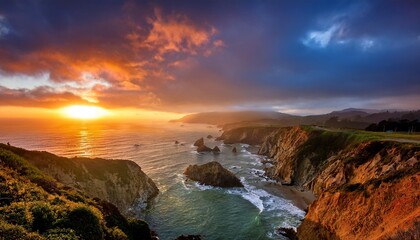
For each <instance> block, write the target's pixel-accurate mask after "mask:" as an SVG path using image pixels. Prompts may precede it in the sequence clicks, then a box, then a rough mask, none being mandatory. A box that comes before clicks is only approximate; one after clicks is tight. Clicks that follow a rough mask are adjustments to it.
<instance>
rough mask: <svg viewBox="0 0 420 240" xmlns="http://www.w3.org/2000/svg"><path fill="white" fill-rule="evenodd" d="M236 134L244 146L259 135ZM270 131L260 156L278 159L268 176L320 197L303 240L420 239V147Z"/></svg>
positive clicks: (310, 131) (353, 136) (303, 130)
mask: <svg viewBox="0 0 420 240" xmlns="http://www.w3.org/2000/svg"><path fill="white" fill-rule="evenodd" d="M259 129H260V128H257V129H255V131H258V130H259ZM241 131H242V132H241ZM233 132H234V134H233V133H232V132H231V133H229V134H224V135H225V137H226V138H227V139H229V141H230V140H231V139H233V138H234V139H235V140H238V139H239V140H241V141H242V142H243V139H249V136H252V134H251V133H253V132H254V131H252V130H250V129H242V130H237V129H236V130H233ZM265 133H266V135H265V136H264V134H262V136H261V137H262V139H264V141H263V142H262V145H261V148H260V150H259V153H260V154H263V155H266V156H268V157H270V158H271V159H272V160H273V166H271V167H268V168H267V169H266V174H267V175H268V176H270V177H272V178H274V179H276V180H278V181H280V182H282V183H283V184H289V185H295V186H298V187H300V188H303V189H308V190H311V191H312V192H314V193H315V194H316V195H317V196H318V199H317V200H316V201H315V202H313V203H312V204H311V205H310V207H309V210H308V213H307V215H306V217H305V219H304V221H303V223H302V224H301V225H300V226H299V228H298V230H297V237H298V239H301V240H302V239H303V240H305V239H311V240H312V239H349V240H350V239H416V238H418V237H419V236H420V201H419V199H420V162H419V157H420V146H419V145H418V144H414V143H400V142H392V141H379V140H377V139H374V138H371V137H369V136H367V135H363V134H361V133H351V132H340V131H328V130H321V129H316V128H311V127H290V128H278V129H276V130H272V131H271V132H268V131H267V132H265ZM228 135H229V136H228ZM244 136H245V137H244ZM247 142H257V141H247Z"/></svg>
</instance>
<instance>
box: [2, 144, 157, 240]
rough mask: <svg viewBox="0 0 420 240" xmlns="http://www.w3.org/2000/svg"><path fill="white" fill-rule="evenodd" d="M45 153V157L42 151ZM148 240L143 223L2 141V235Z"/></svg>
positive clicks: (4, 236) (33, 237)
mask: <svg viewBox="0 0 420 240" xmlns="http://www.w3.org/2000/svg"><path fill="white" fill-rule="evenodd" d="M44 155H45V156H48V155H47V154H46V153H44ZM139 237H140V238H141V239H150V230H149V227H148V225H147V223H145V222H143V221H141V220H135V219H130V220H128V219H126V218H125V217H123V216H122V215H121V214H120V212H119V211H118V209H117V208H116V207H115V206H114V205H112V204H111V203H108V202H105V201H102V200H100V199H92V198H89V197H86V196H85V195H84V194H83V193H81V192H80V191H77V190H75V189H73V188H70V187H66V186H64V185H62V184H61V183H59V182H57V181H55V180H54V179H53V178H51V177H49V176H47V175H46V174H44V173H43V172H41V171H40V170H39V169H38V168H36V167H35V166H34V165H32V164H31V163H29V162H28V161H27V160H26V159H25V158H23V157H21V156H19V155H17V154H15V153H13V152H11V151H9V150H7V149H4V148H2V147H1V146H0V239H135V238H136V239H138V238H139Z"/></svg>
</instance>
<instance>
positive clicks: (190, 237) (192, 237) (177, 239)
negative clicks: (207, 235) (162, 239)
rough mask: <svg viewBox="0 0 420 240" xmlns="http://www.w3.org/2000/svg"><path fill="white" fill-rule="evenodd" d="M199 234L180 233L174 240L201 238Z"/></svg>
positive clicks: (198, 239) (197, 239)
mask: <svg viewBox="0 0 420 240" xmlns="http://www.w3.org/2000/svg"><path fill="white" fill-rule="evenodd" d="M201 239H202V238H201V236H200V235H186V236H184V235H181V236H179V237H177V238H176V239H175V240H201Z"/></svg>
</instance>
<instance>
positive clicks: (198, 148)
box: [197, 144, 213, 153]
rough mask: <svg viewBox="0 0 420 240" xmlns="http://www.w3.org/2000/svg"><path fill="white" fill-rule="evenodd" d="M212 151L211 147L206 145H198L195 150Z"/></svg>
mask: <svg viewBox="0 0 420 240" xmlns="http://www.w3.org/2000/svg"><path fill="white" fill-rule="evenodd" d="M211 151H213V149H211V148H209V147H207V146H206V145H204V144H203V145H200V146H198V147H197V152H199V153H201V152H211Z"/></svg>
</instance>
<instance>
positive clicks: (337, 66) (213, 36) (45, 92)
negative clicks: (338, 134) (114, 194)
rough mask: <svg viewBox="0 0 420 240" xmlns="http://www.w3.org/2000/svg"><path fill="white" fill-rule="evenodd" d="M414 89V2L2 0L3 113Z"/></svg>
mask: <svg viewBox="0 0 420 240" xmlns="http://www.w3.org/2000/svg"><path fill="white" fill-rule="evenodd" d="M419 93H420V2H419V1H414V0H413V1H337V0H332V1H122V0H121V1H117V0H114V1H108V0H105V1H104V0H96V1H86V0H80V1H75V0H72V1H60V0H52V1H35V0H32V1H27V0H25V1H20V0H13V1H12V0H10V1H9V0H2V1H0V105H1V106H0V115H2V116H9V117H10V116H20V115H22V116H25V115H30V116H34V115H37V114H38V115H42V114H49V113H51V112H54V111H57V110H56V109H61V108H63V107H66V106H69V105H74V104H79V105H95V106H101V107H103V108H106V109H110V110H111V111H117V112H118V111H133V112H143V113H144V114H145V115H147V114H151V115H150V116H152V117H153V116H156V115H154V114H155V113H158V112H165V114H166V115H165V114H164V116H166V117H168V118H171V117H174V116H178V115H179V114H185V113H191V112H202V111H216V110H218V111H220V110H222V111H223V110H242V109H258V110H275V111H281V112H287V113H293V114H315V113H323V112H328V111H331V110H337V109H343V108H347V107H362V108H375V109H418V108H420V94H419ZM13 114H16V115H13ZM19 114H20V115H19ZM132 116H136V115H135V114H134V115H132ZM162 116H163V115H162Z"/></svg>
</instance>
